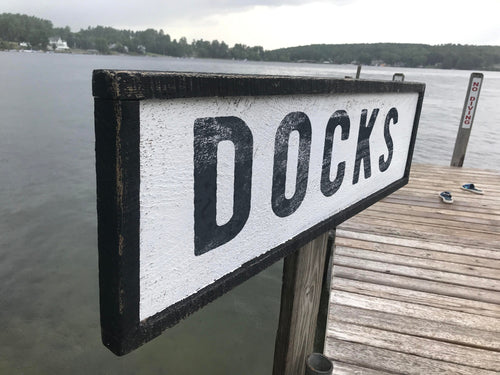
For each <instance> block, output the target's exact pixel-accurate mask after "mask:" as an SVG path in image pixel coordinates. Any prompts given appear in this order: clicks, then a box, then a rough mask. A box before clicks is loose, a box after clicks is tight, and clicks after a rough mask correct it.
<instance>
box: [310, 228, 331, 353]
mask: <svg viewBox="0 0 500 375" xmlns="http://www.w3.org/2000/svg"><path fill="white" fill-rule="evenodd" d="M334 246H335V229H334V230H332V231H330V233H329V234H328V243H327V246H326V256H325V266H324V270H323V281H322V283H321V297H320V301H319V311H318V319H317V322H316V334H315V337H314V349H313V351H314V352H316V353H323V352H324V349H325V338H326V326H327V323H328V308H329V306H330V289H331V284H332V266H333V247H334Z"/></svg>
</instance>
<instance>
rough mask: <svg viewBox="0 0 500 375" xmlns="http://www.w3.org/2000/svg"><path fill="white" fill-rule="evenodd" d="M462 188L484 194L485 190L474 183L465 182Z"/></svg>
mask: <svg viewBox="0 0 500 375" xmlns="http://www.w3.org/2000/svg"><path fill="white" fill-rule="evenodd" d="M461 188H462V190H466V191H470V192H473V193H476V194H483V191H482V190H481V189H478V188H476V186H474V184H463V185H462V186H461Z"/></svg>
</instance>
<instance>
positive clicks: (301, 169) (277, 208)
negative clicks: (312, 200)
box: [271, 112, 311, 217]
mask: <svg viewBox="0 0 500 375" xmlns="http://www.w3.org/2000/svg"><path fill="white" fill-rule="evenodd" d="M295 130H297V131H298V132H299V157H298V163H297V177H296V181H295V192H294V194H293V196H292V197H291V198H290V199H287V198H286V197H285V183H286V167H287V164H288V143H289V141H290V133H291V132H293V131H295ZM310 154H311V121H310V120H309V118H308V117H307V115H306V114H305V113H303V112H292V113H289V114H288V115H286V116H285V118H284V119H283V120H282V121H281V124H280V126H279V127H278V130H277V132H276V137H275V143H274V167H273V190H272V197H271V205H272V209H273V211H274V213H275V214H276V215H277V216H279V217H286V216H289V215H291V214H292V213H294V212H295V211H296V210H297V208H299V206H300V204H301V203H302V201H303V200H304V197H305V195H306V190H307V180H308V176H309V157H310Z"/></svg>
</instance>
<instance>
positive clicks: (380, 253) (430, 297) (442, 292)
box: [325, 165, 500, 374]
mask: <svg viewBox="0 0 500 375" xmlns="http://www.w3.org/2000/svg"><path fill="white" fill-rule="evenodd" d="M466 182H473V183H474V184H476V185H477V186H479V187H480V188H482V189H484V191H485V194H484V195H475V194H472V193H470V192H466V191H462V190H460V186H461V185H462V184H463V183H466ZM443 190H448V191H451V192H452V194H453V196H454V197H455V202H454V203H453V204H451V205H446V204H443V203H442V202H441V200H440V199H439V197H438V196H437V194H438V192H439V191H443ZM499 234H500V174H498V173H497V172H493V171H483V170H473V169H468V168H463V169H462V168H453V167H441V166H428V165H414V166H413V167H412V170H411V177H410V182H409V184H408V185H407V186H405V187H404V188H402V189H400V190H398V191H397V192H395V193H393V194H392V195H391V196H389V197H387V198H385V199H384V200H382V201H380V202H378V203H376V204H374V205H373V206H371V207H369V208H367V209H366V210H365V211H363V212H361V213H360V214H358V215H356V216H355V217H353V218H351V219H349V220H347V221H346V222H344V223H343V224H341V225H340V226H338V227H337V230H336V242H335V244H336V247H335V249H334V257H333V272H332V274H333V277H332V283H331V285H332V290H331V294H330V311H329V321H328V329H327V344H326V346H325V354H326V355H327V356H328V357H329V358H331V359H332V360H333V361H334V363H335V364H338V369H337V370H336V371H338V373H339V374H344V373H345V374H347V373H359V374H365V373H366V374H372V373H373V374H378V373H382V374H384V373H390V374H436V373H439V374H498V373H500V236H499Z"/></svg>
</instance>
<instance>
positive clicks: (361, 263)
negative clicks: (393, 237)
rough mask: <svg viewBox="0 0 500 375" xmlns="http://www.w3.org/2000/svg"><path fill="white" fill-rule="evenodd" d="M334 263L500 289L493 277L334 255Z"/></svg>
mask: <svg viewBox="0 0 500 375" xmlns="http://www.w3.org/2000/svg"><path fill="white" fill-rule="evenodd" d="M334 262H335V264H336V265H340V266H344V267H351V268H356V269H362V270H369V271H375V272H382V273H391V274H393V275H400V276H408V277H413V278H418V279H424V280H436V281H440V282H445V283H448V284H455V286H454V287H456V285H464V286H469V285H474V286H475V287H476V288H482V289H487V290H495V291H500V282H499V281H498V280H494V279H488V278H482V277H475V276H468V275H460V274H457V273H452V272H445V271H435V270H425V269H421V268H416V267H409V266H400V265H396V264H386V263H383V262H376V261H371V260H365V259H358V258H351V257H345V256H343V255H335V260H334Z"/></svg>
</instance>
